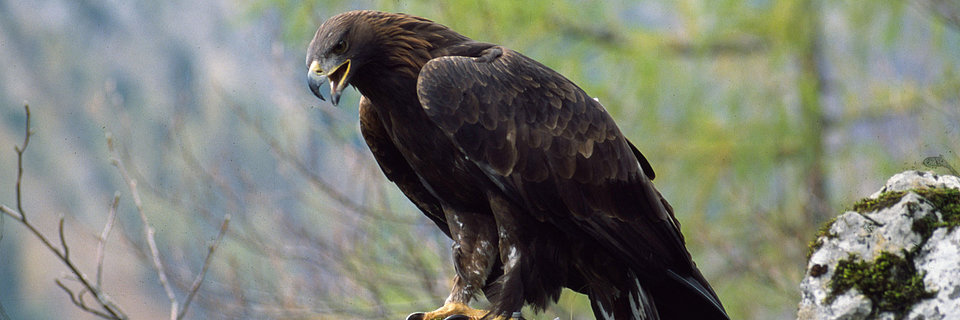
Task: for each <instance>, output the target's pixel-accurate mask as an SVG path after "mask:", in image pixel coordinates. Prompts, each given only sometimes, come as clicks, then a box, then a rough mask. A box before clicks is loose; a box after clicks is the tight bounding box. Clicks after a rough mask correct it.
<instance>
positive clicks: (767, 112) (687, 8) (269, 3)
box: [0, 0, 960, 319]
mask: <svg viewBox="0 0 960 320" xmlns="http://www.w3.org/2000/svg"><path fill="white" fill-rule="evenodd" d="M365 8H366V9H379V10H385V11H400V12H407V13H412V14H415V15H420V16H424V17H427V18H430V19H432V20H434V21H437V22H439V23H442V24H445V25H447V26H450V27H451V28H453V29H454V30H457V31H459V32H460V33H462V34H464V35H466V36H469V37H471V38H474V39H477V40H481V41H487V42H494V43H499V44H502V45H504V46H507V47H510V48H513V49H515V50H518V51H520V52H523V53H525V54H527V55H528V56H531V57H533V58H534V59H537V60H539V61H541V62H543V63H544V64H546V65H548V66H550V67H552V68H554V69H556V70H558V71H560V72H561V73H563V74H565V75H566V76H567V77H569V78H571V79H572V80H573V81H574V82H576V83H578V84H579V85H580V86H581V87H583V88H584V89H585V90H586V91H587V92H588V93H589V94H590V95H592V96H595V97H597V98H599V99H600V101H602V102H603V104H604V105H605V106H606V107H607V109H608V110H609V111H610V113H611V114H613V117H614V118H615V119H617V121H618V123H619V124H620V127H621V129H622V130H623V131H624V132H625V133H626V135H627V136H628V137H629V138H630V139H631V140H632V141H633V142H634V143H635V144H636V145H637V147H638V148H639V149H640V150H642V151H643V153H644V155H646V156H647V158H648V159H650V161H651V163H652V164H653V166H654V168H655V170H656V171H657V179H656V180H655V183H656V185H657V186H658V188H660V190H661V191H662V192H663V194H664V196H665V197H666V198H667V199H668V200H669V201H670V202H671V203H672V204H673V206H674V207H675V209H676V214H677V217H678V219H679V220H680V222H681V223H682V225H683V232H684V234H685V235H686V238H687V242H688V244H687V245H688V248H689V249H690V251H691V253H692V254H693V256H694V259H695V260H696V261H697V263H698V265H699V266H700V268H701V269H702V270H703V272H704V274H705V275H706V277H707V278H708V279H709V280H710V281H711V283H712V284H713V286H714V288H715V289H716V290H717V293H718V294H719V295H720V298H721V300H723V302H724V304H725V306H726V308H727V310H728V311H729V314H730V315H731V317H732V318H734V319H791V318H795V311H796V305H797V302H798V301H799V298H800V297H799V293H798V289H797V284H798V283H799V281H800V279H801V277H802V276H803V274H804V267H805V255H806V252H807V244H808V243H809V241H811V240H813V238H814V234H815V232H816V229H817V228H818V227H819V226H820V225H821V224H822V223H823V222H825V221H826V220H827V219H829V218H830V217H832V216H835V215H837V214H839V213H841V212H842V211H843V210H844V209H845V208H847V207H848V206H850V205H851V204H852V203H853V202H855V201H856V200H857V199H859V198H862V197H865V196H867V195H869V194H871V193H873V192H874V191H876V190H878V189H879V188H880V187H881V186H882V184H883V182H884V181H885V180H886V179H887V178H888V177H889V176H891V175H893V174H895V173H898V172H901V171H904V170H909V169H921V170H929V169H928V168H926V167H924V165H923V164H922V161H923V159H924V158H926V157H930V156H937V155H943V158H944V159H946V160H947V161H949V162H952V163H953V164H954V165H955V166H956V165H957V164H958V163H960V158H958V156H957V154H956V152H957V151H958V150H960V4H958V2H956V1H953V0H896V1H894V0H880V1H823V0H780V1H764V0H709V1H708V0H685V1H672V0H671V1H665V0H664V1H637V2H635V1H602V2H601V1H577V0H551V1H522V2H521V1H456V2H453V1H451V2H439V1H438V2H431V1H418V0H408V1H362V0H361V1H322V0H312V1H301V0H211V1H183V0H173V1H120V0H32V1H26V0H12V1H11V0H0V122H2V125H0V204H3V205H5V206H7V207H10V208H14V209H15V208H16V204H17V203H16V194H15V181H16V176H17V154H16V152H15V149H14V146H15V145H17V146H20V145H22V143H23V138H24V117H25V114H24V108H23V106H24V105H25V104H29V105H30V110H31V113H32V115H31V116H32V118H31V125H32V129H33V131H34V134H33V135H32V136H31V140H30V144H29V147H28V148H27V150H26V153H25V154H24V156H23V168H24V176H23V181H22V184H23V185H22V193H23V194H22V201H23V202H22V207H23V211H24V213H25V214H26V215H27V216H28V218H29V221H30V223H31V224H32V225H34V226H36V228H37V229H38V230H39V231H40V232H41V233H43V234H45V235H46V236H47V237H49V239H51V241H53V242H55V243H56V242H58V241H59V240H58V239H59V238H58V236H57V232H58V227H57V221H58V219H59V218H60V217H63V218H64V221H65V222H64V227H63V230H64V231H63V233H64V236H65V242H67V243H68V244H69V245H70V250H71V259H72V260H73V261H74V262H75V263H76V265H77V267H78V268H79V269H80V270H81V271H82V272H84V273H86V274H87V275H88V276H89V277H93V276H94V274H96V273H97V271H96V268H97V262H96V258H95V257H96V248H97V244H98V235H99V234H100V232H101V231H102V229H103V228H104V225H105V224H106V223H107V222H108V212H109V211H110V208H111V203H112V202H113V199H114V195H115V194H117V195H119V197H120V198H119V202H118V209H117V211H116V212H117V218H116V225H115V226H114V228H113V232H112V233H110V235H109V237H108V238H107V239H106V242H105V243H106V245H105V250H104V251H103V256H104V263H103V272H102V278H103V280H102V281H103V283H102V289H103V291H104V292H105V293H106V294H108V295H109V296H110V298H111V299H112V300H114V301H115V302H116V303H117V305H118V306H119V307H120V308H122V309H123V311H124V312H126V313H127V314H128V315H129V316H130V317H132V318H134V319H169V318H170V316H169V313H170V305H171V303H170V299H169V298H168V296H167V294H166V293H165V290H164V289H163V287H162V286H161V285H160V283H159V282H158V274H157V272H156V271H155V270H154V268H153V262H152V260H151V259H152V258H151V257H152V254H151V253H150V250H149V249H148V243H147V241H146V240H145V239H146V237H145V233H144V228H143V226H142V223H141V220H140V218H139V211H138V210H137V206H136V205H135V201H134V194H133V189H132V188H130V187H129V186H128V180H125V179H124V177H123V176H122V174H121V171H120V170H119V169H118V167H122V168H125V170H126V172H127V173H128V176H129V179H130V180H135V181H136V185H137V193H138V194H137V196H139V198H140V200H141V203H142V212H143V214H144V215H145V216H147V217H148V219H149V221H150V224H151V225H152V227H153V228H154V229H155V238H156V243H157V249H158V250H157V251H158V252H159V257H160V260H161V262H162V263H163V264H164V265H165V267H166V274H167V276H168V277H169V284H170V287H171V289H172V290H171V291H172V294H173V296H174V299H175V300H177V301H179V302H180V303H183V301H184V300H185V299H186V298H187V295H188V294H189V292H190V291H191V290H190V285H191V282H192V281H193V279H194V278H195V277H196V275H197V274H198V273H199V272H200V271H201V266H202V265H204V258H205V257H206V255H207V252H208V247H209V246H210V245H212V244H213V243H214V239H215V237H216V236H217V232H218V230H219V229H220V225H221V223H222V221H223V219H224V218H225V217H226V216H227V215H229V216H230V217H231V221H230V224H229V228H228V231H227V233H226V234H225V236H224V238H223V240H222V242H220V243H219V247H218V248H217V250H216V251H215V253H214V255H213V256H212V259H211V260H210V263H209V264H208V266H209V270H208V271H207V274H206V278H205V281H204V282H203V284H202V286H201V287H200V289H199V290H198V291H196V297H195V298H193V302H192V304H191V305H190V307H189V309H188V312H187V313H186V314H185V315H186V318H192V319H240V318H247V319H276V318H285V319H289V318H315V319H316V318H318V319H339V318H346V319H402V318H403V317H405V316H406V314H408V313H410V312H413V311H423V310H432V309H433V308H435V307H437V306H439V305H440V304H441V303H442V302H443V299H444V298H445V297H446V295H447V290H448V288H449V284H450V279H451V277H452V275H453V270H452V267H451V258H450V244H451V241H450V240H448V239H446V238H445V237H444V236H443V235H442V234H441V233H440V232H438V230H437V229H436V228H435V226H433V224H432V223H430V222H429V221H428V220H427V219H426V218H424V217H422V215H421V214H420V213H419V212H417V210H416V209H415V208H414V207H413V206H412V205H411V204H410V203H408V202H407V201H406V199H405V198H404V197H403V196H402V194H400V192H399V191H398V190H397V189H396V188H395V187H394V186H393V185H392V184H390V183H388V182H387V181H386V180H385V179H384V178H383V177H382V174H381V173H380V171H379V168H378V167H377V166H376V164H375V162H374V160H373V158H372V157H371V155H370V153H369V152H368V150H367V149H366V146H365V145H364V143H363V141H362V139H361V138H360V137H359V134H358V125H357V110H356V107H354V106H356V104H357V101H358V99H359V94H357V93H356V91H354V90H348V91H347V93H345V94H344V98H343V100H344V101H342V103H341V107H340V108H334V107H332V106H331V105H330V104H329V103H326V102H321V101H319V100H316V98H314V97H313V96H312V94H310V92H309V90H308V89H307V87H306V84H305V82H304V80H305V72H306V66H305V65H304V55H305V52H306V46H307V43H308V42H309V41H310V39H311V37H312V36H313V33H314V31H315V30H316V27H318V26H319V24H320V23H321V22H322V21H323V20H325V19H326V18H327V17H330V16H332V15H334V14H336V13H339V12H342V11H346V10H351V9H365ZM108 137H109V140H110V141H111V142H112V147H113V148H112V150H111V148H109V147H108ZM114 161H117V163H118V164H120V165H119V166H114V165H113V163H114ZM933 170H936V171H938V172H940V173H948V172H946V171H945V170H944V169H941V168H938V169H933ZM0 231H2V234H0V235H2V237H0V305H2V308H0V319H6V318H10V319H57V318H70V319H92V318H94V316H92V315H90V314H87V313H84V312H83V311H81V310H80V309H79V308H77V307H76V306H74V305H73V304H71V302H70V297H69V296H68V295H67V293H65V292H64V291H63V290H61V289H60V288H59V287H58V286H57V285H56V284H55V282H54V281H55V280H57V279H60V280H61V281H62V282H63V284H64V285H66V286H68V287H69V288H71V289H72V290H73V291H74V293H79V292H80V291H81V290H80V288H79V286H78V284H77V283H76V281H71V279H70V278H71V276H70V275H69V273H68V269H67V268H66V267H65V266H64V265H63V264H62V263H61V262H60V261H59V260H57V259H56V256H55V255H54V254H53V253H52V252H51V251H50V250H48V249H47V248H46V247H44V246H43V245H42V243H41V242H40V241H38V240H37V238H36V237H35V236H34V235H33V234H31V233H30V232H29V231H28V230H27V229H26V228H25V227H24V226H23V224H21V223H20V221H17V220H15V219H12V218H11V217H9V216H5V217H3V220H2V225H0ZM84 298H85V299H86V301H87V303H88V304H89V305H95V303H94V299H93V298H92V297H91V295H89V294H87V295H86V297H84ZM484 303H485V300H481V301H480V302H478V303H477V305H478V306H481V307H482V306H483V304H484ZM589 309H590V308H589V303H588V302H587V301H586V299H584V297H583V296H580V295H578V294H574V293H570V292H566V293H564V295H563V297H562V298H561V301H560V302H559V303H558V304H557V305H556V306H553V307H551V308H550V309H548V310H546V311H545V312H544V313H542V314H540V315H537V316H532V315H533V314H532V313H530V312H528V315H530V316H531V317H530V318H531V319H554V318H560V319H585V318H587V319H589V318H592V314H591V313H590V310H589Z"/></svg>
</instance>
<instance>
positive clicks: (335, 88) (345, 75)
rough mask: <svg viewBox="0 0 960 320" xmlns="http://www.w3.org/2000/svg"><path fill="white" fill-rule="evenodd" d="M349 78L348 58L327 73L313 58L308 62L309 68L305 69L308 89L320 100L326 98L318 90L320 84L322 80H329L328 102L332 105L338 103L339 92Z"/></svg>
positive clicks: (345, 85)
mask: <svg viewBox="0 0 960 320" xmlns="http://www.w3.org/2000/svg"><path fill="white" fill-rule="evenodd" d="M349 79H350V59H347V60H346V61H344V62H342V63H340V65H338V66H336V67H335V68H333V69H332V71H330V72H327V73H324V72H323V68H322V67H321V66H320V62H319V61H317V60H313V61H312V62H310V70H309V71H307V84H308V85H310V91H312V92H313V95H315V96H317V98H320V100H326V99H324V98H323V93H321V92H320V86H322V85H323V83H324V82H327V81H328V80H329V81H330V102H332V103H333V105H337V104H338V103H340V93H341V92H343V89H344V88H346V87H347V83H348V82H349Z"/></svg>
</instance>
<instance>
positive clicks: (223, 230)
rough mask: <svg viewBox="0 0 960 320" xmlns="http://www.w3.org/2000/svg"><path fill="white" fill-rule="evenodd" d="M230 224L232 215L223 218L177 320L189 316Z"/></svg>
mask: <svg viewBox="0 0 960 320" xmlns="http://www.w3.org/2000/svg"><path fill="white" fill-rule="evenodd" d="M229 224H230V214H229V213H228V214H226V215H224V216H223V224H222V225H220V232H218V233H217V238H216V239H214V240H213V244H211V245H210V249H209V251H207V257H206V258H204V259H203V265H202V266H201V267H200V273H199V274H197V277H196V278H195V279H193V285H191V286H190V292H189V293H188V294H187V299H186V300H184V301H183V309H181V310H180V314H179V315H177V319H183V316H185V315H186V314H187V308H189V307H190V301H193V297H194V296H195V295H196V294H197V291H200V284H202V283H203V277H204V276H205V275H206V274H207V269H208V268H209V267H210V260H212V258H213V252H214V251H216V250H217V247H218V246H220V241H221V240H223V235H224V234H226V233H227V226H228V225H229Z"/></svg>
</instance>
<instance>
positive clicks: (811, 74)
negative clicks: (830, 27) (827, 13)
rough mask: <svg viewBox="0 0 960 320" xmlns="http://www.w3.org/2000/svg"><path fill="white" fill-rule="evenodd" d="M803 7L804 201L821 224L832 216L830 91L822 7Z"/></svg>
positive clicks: (808, 1) (813, 0)
mask: <svg viewBox="0 0 960 320" xmlns="http://www.w3.org/2000/svg"><path fill="white" fill-rule="evenodd" d="M801 7H802V8H804V9H806V10H804V11H806V12H807V14H803V15H800V16H799V21H798V30H799V31H800V33H798V36H799V37H800V39H798V40H799V41H798V43H799V47H798V49H799V50H798V54H799V57H798V58H799V63H800V70H799V75H798V77H799V78H798V81H797V84H798V86H799V87H798V89H799V92H800V110H801V121H802V122H801V124H800V125H801V127H802V128H803V129H802V132H803V135H802V139H803V143H802V145H804V146H806V149H807V150H806V151H805V152H804V155H803V174H804V175H805V176H806V186H805V187H806V189H807V199H806V202H805V205H806V208H804V212H806V213H807V214H808V215H809V216H808V219H809V220H808V221H809V222H811V223H812V224H813V225H815V226H816V225H820V224H821V223H822V222H824V221H826V220H827V218H828V217H829V216H830V215H831V214H832V210H831V209H830V199H829V195H828V194H827V191H826V175H825V172H824V146H823V139H824V133H825V132H827V131H828V130H829V129H830V128H829V125H830V123H829V122H828V121H827V119H826V117H825V115H824V112H823V96H824V95H825V94H826V91H827V79H826V75H825V73H824V68H825V65H826V61H825V57H824V52H823V48H822V42H821V41H822V32H821V28H820V23H821V21H820V15H821V11H820V4H819V2H818V1H817V0H805V1H804V2H803V3H802V4H801Z"/></svg>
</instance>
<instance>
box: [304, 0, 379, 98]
mask: <svg viewBox="0 0 960 320" xmlns="http://www.w3.org/2000/svg"><path fill="white" fill-rule="evenodd" d="M361 13H362V12H360V11H351V12H345V13H341V14H339V15H336V16H334V17H332V18H330V19H328V20H327V21H326V22H324V23H323V24H322V25H321V26H320V28H318V29H317V33H316V34H315V35H314V36H313V40H312V41H310V46H309V47H308V48H307V68H308V71H307V83H308V85H309V86H310V91H313V94H314V95H316V96H317V97H318V98H320V100H325V99H324V98H323V93H321V92H320V87H321V86H322V85H323V84H324V82H327V81H329V82H330V101H331V102H333V104H334V105H337V104H338V103H339V102H340V93H341V92H342V91H343V89H344V88H346V87H347V85H349V84H350V80H351V79H352V78H353V76H354V74H356V73H357V72H356V70H357V69H359V67H360V66H362V65H363V64H364V63H365V61H367V60H369V58H370V55H369V54H367V52H369V51H371V48H370V47H371V46H370V43H371V40H372V39H371V38H372V36H371V33H370V32H368V30H366V29H368V28H369V26H368V25H367V24H366V23H363V21H362V20H363V19H360V17H361Z"/></svg>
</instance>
